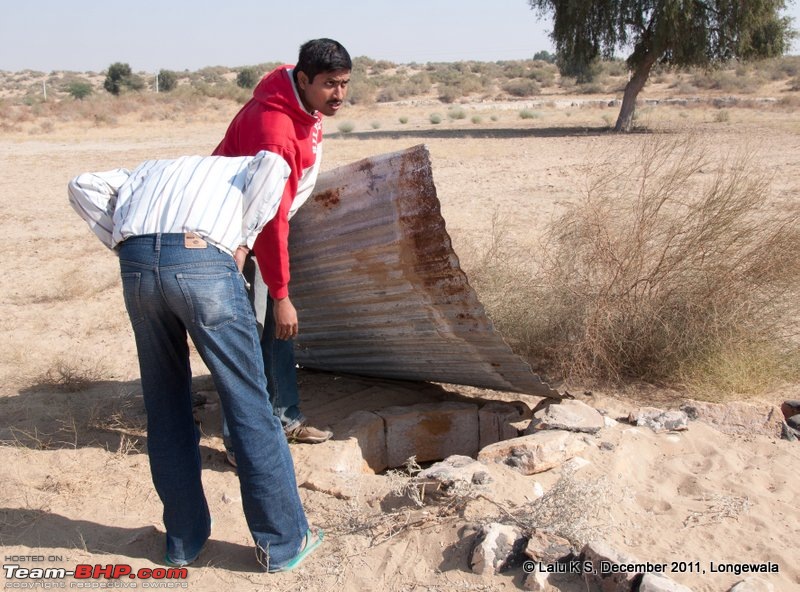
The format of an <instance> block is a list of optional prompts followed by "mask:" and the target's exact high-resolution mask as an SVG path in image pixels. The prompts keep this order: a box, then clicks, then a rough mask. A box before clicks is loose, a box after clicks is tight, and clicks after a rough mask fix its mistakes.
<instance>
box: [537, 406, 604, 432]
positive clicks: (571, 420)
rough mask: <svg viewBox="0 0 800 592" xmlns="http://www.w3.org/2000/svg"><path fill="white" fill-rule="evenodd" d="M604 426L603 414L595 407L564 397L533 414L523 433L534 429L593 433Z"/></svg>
mask: <svg viewBox="0 0 800 592" xmlns="http://www.w3.org/2000/svg"><path fill="white" fill-rule="evenodd" d="M603 427H605V422H604V420H603V416H602V415H600V412H599V411H597V409H595V408H593V407H590V406H589V405H587V404H586V403H583V402H581V401H576V400H574V399H565V400H563V401H561V402H560V403H557V404H551V405H547V406H546V407H545V408H544V409H541V410H539V411H537V412H535V413H534V414H533V419H532V420H531V425H530V426H529V427H528V429H527V430H525V435H527V434H531V433H533V432H534V431H536V430H567V431H570V432H587V433H590V434H595V433H597V432H599V431H600V430H601V429H602V428H603Z"/></svg>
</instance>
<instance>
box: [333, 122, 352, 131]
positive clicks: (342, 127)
mask: <svg viewBox="0 0 800 592" xmlns="http://www.w3.org/2000/svg"><path fill="white" fill-rule="evenodd" d="M336 129H338V130H339V132H340V133H342V134H349V133H350V132H352V131H353V130H354V129H356V124H355V123H353V122H352V121H343V122H341V123H340V124H339V125H338V126H337V127H336Z"/></svg>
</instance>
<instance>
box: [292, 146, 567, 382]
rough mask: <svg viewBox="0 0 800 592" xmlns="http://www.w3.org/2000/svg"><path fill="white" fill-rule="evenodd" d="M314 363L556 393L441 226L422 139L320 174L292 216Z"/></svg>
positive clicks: (295, 292) (303, 350) (302, 351)
mask: <svg viewBox="0 0 800 592" xmlns="http://www.w3.org/2000/svg"><path fill="white" fill-rule="evenodd" d="M290 250H291V251H290V252H291V260H292V300H293V302H294V303H295V306H296V307H297V309H298V310H299V311H300V320H301V330H300V335H299V336H298V338H297V342H296V351H297V359H298V362H299V363H300V364H302V365H303V366H307V367H310V368H318V369H324V370H332V371H337V372H346V373H352V374H361V375H365V376H378V377H384V378H395V379H404V380H425V381H432V382H446V383H453V384H465V385H472V386H479V387H485V388H492V389H497V390H504V391H515V392H523V393H532V394H537V395H542V396H549V397H559V396H560V395H559V393H558V392H557V391H555V390H553V389H551V388H550V387H549V386H548V385H547V384H545V383H543V382H542V381H541V380H540V379H539V377H538V376H536V375H535V374H534V373H533V372H532V370H531V368H530V366H529V365H528V364H527V363H526V362H525V361H523V360H522V359H521V358H520V357H519V356H517V355H515V354H514V353H513V352H512V351H511V349H510V348H509V346H508V345H507V344H506V342H505V341H504V340H503V338H502V337H501V336H500V335H499V334H498V333H497V332H496V331H495V330H494V328H493V326H492V323H491V321H490V320H489V319H488V318H487V317H486V314H485V311H484V308H483V306H482V305H481V303H480V302H479V301H478V298H477V296H476V294H475V292H474V290H473V289H472V288H471V287H470V285H469V283H468V282H467V277H466V275H465V274H464V272H463V271H462V270H461V269H460V267H459V263H458V257H457V256H456V254H455V253H454V252H453V249H452V246H451V241H450V236H449V235H448V234H447V231H446V230H445V222H444V219H443V218H442V215H441V211H440V205H439V200H438V199H437V197H436V187H435V186H434V184H433V175H432V171H431V163H430V156H429V154H428V150H427V148H426V147H425V146H417V147H414V148H410V149H408V150H405V151H401V152H396V153H391V154H385V155H381V156H375V157H372V158H368V159H365V160H362V161H359V162H356V163H353V164H350V165H347V166H343V167H339V168H337V169H335V170H333V171H330V172H327V173H324V174H322V175H320V178H319V180H318V181H317V185H316V190H315V192H314V194H313V195H312V196H311V198H310V199H309V200H308V203H306V204H305V205H304V206H303V207H302V208H301V209H300V210H299V212H298V213H297V215H296V216H295V217H294V218H293V219H292V231H291V245H290Z"/></svg>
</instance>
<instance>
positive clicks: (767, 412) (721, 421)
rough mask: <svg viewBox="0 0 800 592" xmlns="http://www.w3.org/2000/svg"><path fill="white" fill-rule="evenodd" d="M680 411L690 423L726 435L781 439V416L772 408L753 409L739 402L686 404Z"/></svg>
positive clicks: (752, 406)
mask: <svg viewBox="0 0 800 592" xmlns="http://www.w3.org/2000/svg"><path fill="white" fill-rule="evenodd" d="M681 409H682V410H683V411H685V412H686V413H687V414H688V415H689V417H690V418H691V419H696V420H700V421H702V422H705V423H708V424H710V425H712V426H714V427H715V428H716V429H718V430H719V431H721V432H723V433H726V434H733V435H739V436H752V435H754V434H761V435H764V436H772V437H774V438H779V437H780V436H781V431H782V424H783V413H782V412H781V410H780V409H779V408H778V407H777V406H775V405H768V404H765V405H754V404H751V403H743V402H741V401H735V402H732V403H726V404H720V403H706V402H704V401H686V402H685V403H684V404H683V405H681Z"/></svg>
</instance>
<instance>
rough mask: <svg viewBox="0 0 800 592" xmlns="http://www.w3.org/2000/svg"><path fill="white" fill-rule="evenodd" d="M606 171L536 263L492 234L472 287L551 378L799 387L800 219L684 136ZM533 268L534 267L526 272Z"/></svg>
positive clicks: (749, 171) (735, 166)
mask: <svg viewBox="0 0 800 592" xmlns="http://www.w3.org/2000/svg"><path fill="white" fill-rule="evenodd" d="M630 160H631V162H630V164H627V163H624V161H623V164H624V166H622V167H621V166H620V165H619V162H614V163H611V162H609V163H606V164H604V165H600V166H598V167H596V169H595V171H594V173H593V174H591V175H590V177H589V182H588V184H587V187H586V191H585V195H584V196H583V197H582V198H581V199H580V200H579V201H578V203H577V204H576V205H574V206H573V207H572V208H571V209H570V210H568V211H567V212H566V213H565V214H564V215H563V216H561V217H560V218H558V219H556V220H555V221H554V222H553V223H552V224H551V226H550V228H549V230H548V232H547V235H546V239H545V240H544V241H543V244H542V252H541V253H540V254H536V255H534V256H533V257H532V256H531V254H530V253H528V252H520V251H518V250H515V249H514V248H513V247H509V246H508V245H507V244H506V242H504V240H503V237H502V235H501V236H495V237H493V238H494V240H493V242H492V244H491V245H490V246H489V247H488V248H487V249H486V253H485V256H484V260H483V263H482V265H479V270H478V273H476V274H474V276H473V281H474V283H475V285H476V289H477V290H478V291H479V293H480V294H481V297H482V300H483V301H484V303H485V304H486V306H487V309H488V310H489V312H490V314H491V316H492V318H493V319H494V320H495V322H496V323H497V324H498V325H499V326H500V327H501V329H502V330H503V332H504V334H506V335H507V336H509V337H510V338H511V339H512V340H513V341H514V344H515V346H516V348H517V350H518V351H521V353H525V354H528V355H530V356H531V357H532V358H533V359H534V360H540V361H541V364H542V368H541V369H542V370H544V373H551V374H553V375H555V376H554V377H559V378H574V379H581V380H589V381H612V382H620V381H622V380H624V379H631V378H633V379H641V380H645V381H649V382H653V383H662V384H670V385H673V386H682V385H684V386H686V385H688V386H692V387H695V388H700V389H701V390H704V391H706V392H711V391H720V390H725V391H734V392H737V393H753V392H755V390H756V389H758V388H766V387H768V386H770V385H774V384H776V382H778V381H782V380H790V379H794V378H796V377H797V372H798V368H800V365H798V364H797V361H798V359H800V356H799V355H798V342H797V339H796V336H797V334H798V332H797V328H798V327H797V314H796V313H797V306H796V302H797V300H796V297H797V291H798V286H800V281H799V280H800V258H798V257H797V253H798V252H800V210H799V209H798V208H797V207H792V208H785V207H782V208H779V207H777V206H776V204H775V203H774V202H773V201H772V199H771V195H770V179H769V177H768V176H767V174H766V173H765V172H764V171H763V170H762V169H759V168H758V167H757V165H756V163H755V162H754V159H753V158H752V155H750V154H744V155H742V156H739V157H735V158H731V159H729V160H728V161H726V162H721V163H714V162H711V161H710V160H709V159H708V157H707V155H706V151H705V150H704V149H703V147H702V146H701V145H700V144H699V143H698V142H697V141H695V140H694V139H693V138H691V137H676V138H663V137H656V138H653V139H646V140H645V141H644V143H643V147H642V150H641V152H640V153H639V154H638V155H635V156H634V157H633V158H632V159H630ZM532 260H533V261H534V262H535V264H532V263H530V262H531V261H532Z"/></svg>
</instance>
